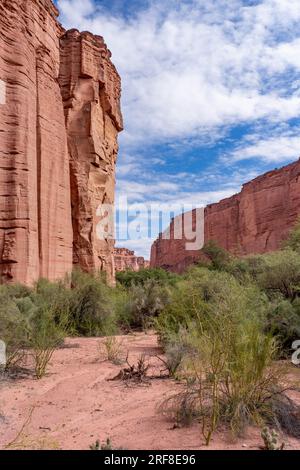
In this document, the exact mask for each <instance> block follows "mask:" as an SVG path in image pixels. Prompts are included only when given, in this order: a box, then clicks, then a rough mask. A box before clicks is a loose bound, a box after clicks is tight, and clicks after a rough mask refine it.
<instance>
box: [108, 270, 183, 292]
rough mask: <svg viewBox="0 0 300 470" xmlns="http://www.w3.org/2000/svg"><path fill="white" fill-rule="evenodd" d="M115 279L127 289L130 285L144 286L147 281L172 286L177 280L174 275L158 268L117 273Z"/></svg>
mask: <svg viewBox="0 0 300 470" xmlns="http://www.w3.org/2000/svg"><path fill="white" fill-rule="evenodd" d="M116 277H117V281H118V282H119V283H120V284H121V285H123V286H125V287H127V288H129V287H131V286H132V285H144V284H146V283H148V281H155V282H156V283H158V284H161V285H168V284H171V285H174V284H175V283H176V280H177V279H178V276H177V275H176V274H173V273H169V272H168V271H165V270H164V269H160V268H155V269H151V268H147V269H141V270H140V271H137V272H136V271H132V270H127V271H122V272H118V273H117V275H116Z"/></svg>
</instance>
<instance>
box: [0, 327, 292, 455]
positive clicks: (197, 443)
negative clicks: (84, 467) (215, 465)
mask: <svg viewBox="0 0 300 470" xmlns="http://www.w3.org/2000/svg"><path fill="white" fill-rule="evenodd" d="M99 341H100V340H99V339H94V338H93V339H84V338H78V339H68V340H67V341H66V346H68V347H65V348H62V349H59V350H57V351H56V352H55V354H54V356H53V358H52V361H51V365H50V367H49V373H48V374H47V376H46V377H44V378H43V379H42V380H36V379H34V378H32V377H28V378H23V379H18V380H9V381H2V383H0V448H6V447H7V445H9V444H11V445H10V446H9V447H10V448H18V449H89V446H90V445H91V444H93V443H94V442H95V441H96V440H97V439H100V440H101V442H104V441H105V440H106V439H107V438H108V437H109V438H110V439H111V441H112V445H113V447H114V448H120V447H122V448H123V449H129V450H134V449H147V450H148V449H149V450H168V449H169V450H174V449H175V450H176V449H180V450H197V449H203V450H204V449H206V448H207V447H205V446H204V445H203V438H202V436H201V431H200V427H199V425H197V424H195V425H193V426H191V427H187V428H180V429H172V427H173V423H172V422H171V421H168V420H167V419H166V417H164V416H163V415H162V413H161V412H160V411H158V405H159V404H160V403H161V402H162V401H163V400H164V399H165V398H166V397H168V396H169V395H171V394H173V393H174V392H176V391H178V390H180V387H181V385H180V384H178V383H176V382H174V381H172V380H169V379H166V380H160V379H157V380H152V381H151V384H150V385H149V386H133V387H127V386H126V385H125V384H124V383H123V382H119V381H117V382H111V381H107V379H109V378H112V377H114V376H115V375H117V373H118V372H119V370H120V368H121V367H120V366H116V365H113V364H111V363H109V362H105V361H103V358H101V357H100V355H99ZM101 341H103V340H101ZM122 341H123V347H124V349H125V350H128V351H129V361H130V362H131V363H132V362H135V361H136V359H137V358H138V357H139V356H140V355H141V353H145V354H146V355H148V356H151V355H152V356H155V355H156V354H159V353H160V350H159V348H158V346H157V339H156V336H155V335H152V334H150V335H145V334H135V335H130V336H126V337H123V338H122ZM150 362H151V363H153V364H156V368H155V369H156V370H154V369H153V371H152V372H153V374H157V373H158V371H159V368H160V366H159V365H158V362H157V360H156V359H155V358H153V357H152V358H151V359H150ZM298 372H299V371H298V370H296V373H297V374H298ZM298 380H299V375H298ZM297 395H298V396H295V398H296V399H298V400H300V397H299V394H297ZM1 415H2V418H1ZM20 431H21V432H20ZM284 440H285V442H286V448H287V449H300V441H298V440H296V439H291V438H287V437H284ZM261 445H262V441H261V438H260V431H259V430H258V429H254V428H251V429H250V430H248V432H247V435H246V436H245V437H244V438H242V439H238V440H235V441H233V440H232V438H231V436H230V435H229V434H228V433H227V432H222V431H219V432H217V433H216V434H215V435H214V437H213V439H212V442H211V445H210V447H209V448H210V449H257V448H259V446H261Z"/></svg>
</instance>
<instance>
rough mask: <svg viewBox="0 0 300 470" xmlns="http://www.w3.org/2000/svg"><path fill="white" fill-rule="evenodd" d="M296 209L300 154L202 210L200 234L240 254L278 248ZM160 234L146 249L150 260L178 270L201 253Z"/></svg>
mask: <svg viewBox="0 0 300 470" xmlns="http://www.w3.org/2000/svg"><path fill="white" fill-rule="evenodd" d="M299 215H300V160H298V161H296V162H294V163H292V164H290V165H287V166H285V167H283V168H281V169H279V170H274V171H270V172H268V173H266V174H264V175H262V176H259V177H258V178H255V179H254V180H252V181H250V182H249V183H246V184H245V185H244V186H243V189H242V191H241V192H240V193H239V194H236V195H235V196H232V197H230V198H227V199H224V200H223V201H220V202H219V203H216V204H211V205H209V206H207V207H206V208H205V211H204V240H205V242H207V241H209V240H214V241H216V242H217V243H218V244H219V245H220V246H221V247H223V248H225V249H226V250H228V251H230V252H231V253H233V254H235V255H238V256H243V255H247V254H252V253H265V252H269V251H274V250H276V249H279V248H280V246H281V245H282V242H283V241H284V240H285V239H286V238H287V236H288V233H289V231H290V230H291V229H292V227H293V225H294V224H295V222H296V221H297V218H298V217H299ZM173 226H174V221H173V222H172V223H171V228H170V233H171V236H170V239H168V240H165V239H164V238H163V237H162V235H160V237H159V238H158V240H156V241H155V242H154V244H153V245H152V250H151V266H152V267H164V268H166V269H169V270H171V271H175V272H179V273H180V272H182V271H184V270H185V269H186V268H187V267H188V266H189V265H191V264H193V263H195V262H196V261H197V260H199V258H200V257H201V256H202V255H201V252H200V251H198V252H197V251H188V250H186V240H185V239H181V240H175V239H174V237H173V236H172V234H173V230H174V228H173Z"/></svg>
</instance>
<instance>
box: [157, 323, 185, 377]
mask: <svg viewBox="0 0 300 470" xmlns="http://www.w3.org/2000/svg"><path fill="white" fill-rule="evenodd" d="M188 334H189V332H188V331H187V330H186V329H184V328H180V330H179V332H178V334H177V335H169V337H168V340H167V341H166V343H165V351H164V352H165V357H164V358H161V357H159V356H158V357H159V359H160V361H161V362H162V363H163V364H164V366H165V370H167V371H168V374H169V376H170V377H173V378H180V368H181V366H182V365H183V364H184V361H185V359H186V358H187V357H188V356H189V355H190V354H191V353H192V348H191V347H190V344H189V340H188V338H187V335H188Z"/></svg>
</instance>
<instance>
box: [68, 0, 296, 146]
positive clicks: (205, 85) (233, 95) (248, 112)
mask: <svg viewBox="0 0 300 470" xmlns="http://www.w3.org/2000/svg"><path fill="white" fill-rule="evenodd" d="M59 5H60V8H61V11H62V20H63V22H64V23H65V24H67V26H72V27H74V26H78V27H79V28H80V29H89V30H92V31H93V32H95V33H98V34H101V35H103V36H104V37H105V39H106V41H107V43H108V45H109V47H110V49H111V50H112V52H113V60H114V62H115V63H116V65H117V67H118V69H119V71H120V73H121V76H122V79H123V112H124V115H125V125H126V131H125V133H124V135H123V137H122V139H123V141H124V142H126V143H127V145H128V144H132V145H137V144H139V143H140V142H141V141H143V142H144V143H145V142H147V141H151V140H152V139H157V140H165V139H172V138H176V139H178V138H184V137H193V136H194V137H196V136H197V135H198V134H199V133H201V132H202V131H203V130H204V131H205V132H206V133H207V132H208V131H210V129H212V128H215V127H218V126H224V125H234V124H236V123H239V122H241V121H244V122H251V121H254V120H257V119H260V118H266V119H269V120H272V121H274V122H276V121H281V120H285V119H289V118H292V117H296V116H298V115H299V113H300V96H299V93H298V92H297V90H289V92H288V93H287V94H284V95H283V94H282V87H281V88H280V89H278V90H276V89H274V88H273V89H272V90H268V84H270V85H274V83H275V82H276V76H277V74H279V73H283V72H287V71H288V69H289V68H290V67H292V68H294V69H295V70H299V68H300V59H299V57H300V54H299V49H300V40H299V38H297V37H295V34H296V33H294V34H292V32H293V27H295V31H296V26H298V24H299V21H300V2H299V0H289V1H287V0H264V1H262V2H260V3H259V4H258V5H253V6H251V7H250V6H248V7H245V6H244V5H243V2H242V1H241V0H240V1H238V0H230V1H226V2H225V1H220V0H218V1H214V0H210V1H208V2H203V1H202V0H201V1H200V0H190V1H189V2H176V1H165V2H155V1H152V2H151V5H150V7H149V8H147V9H144V10H142V11H139V12H138V13H137V14H136V15H135V16H134V17H131V19H129V20H127V21H125V20H124V19H123V18H122V17H121V16H118V17H112V16H111V15H110V14H108V13H107V12H106V11H105V10H103V9H101V8H99V7H97V6H96V3H95V2H93V1H92V0H88V2H84V3H83V2H81V1H79V0H60V1H59ZM83 5H84V7H83ZM280 36H282V37H283V38H284V39H282V37H280ZM278 37H279V38H280V39H278ZM279 41H280V43H279Z"/></svg>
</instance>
